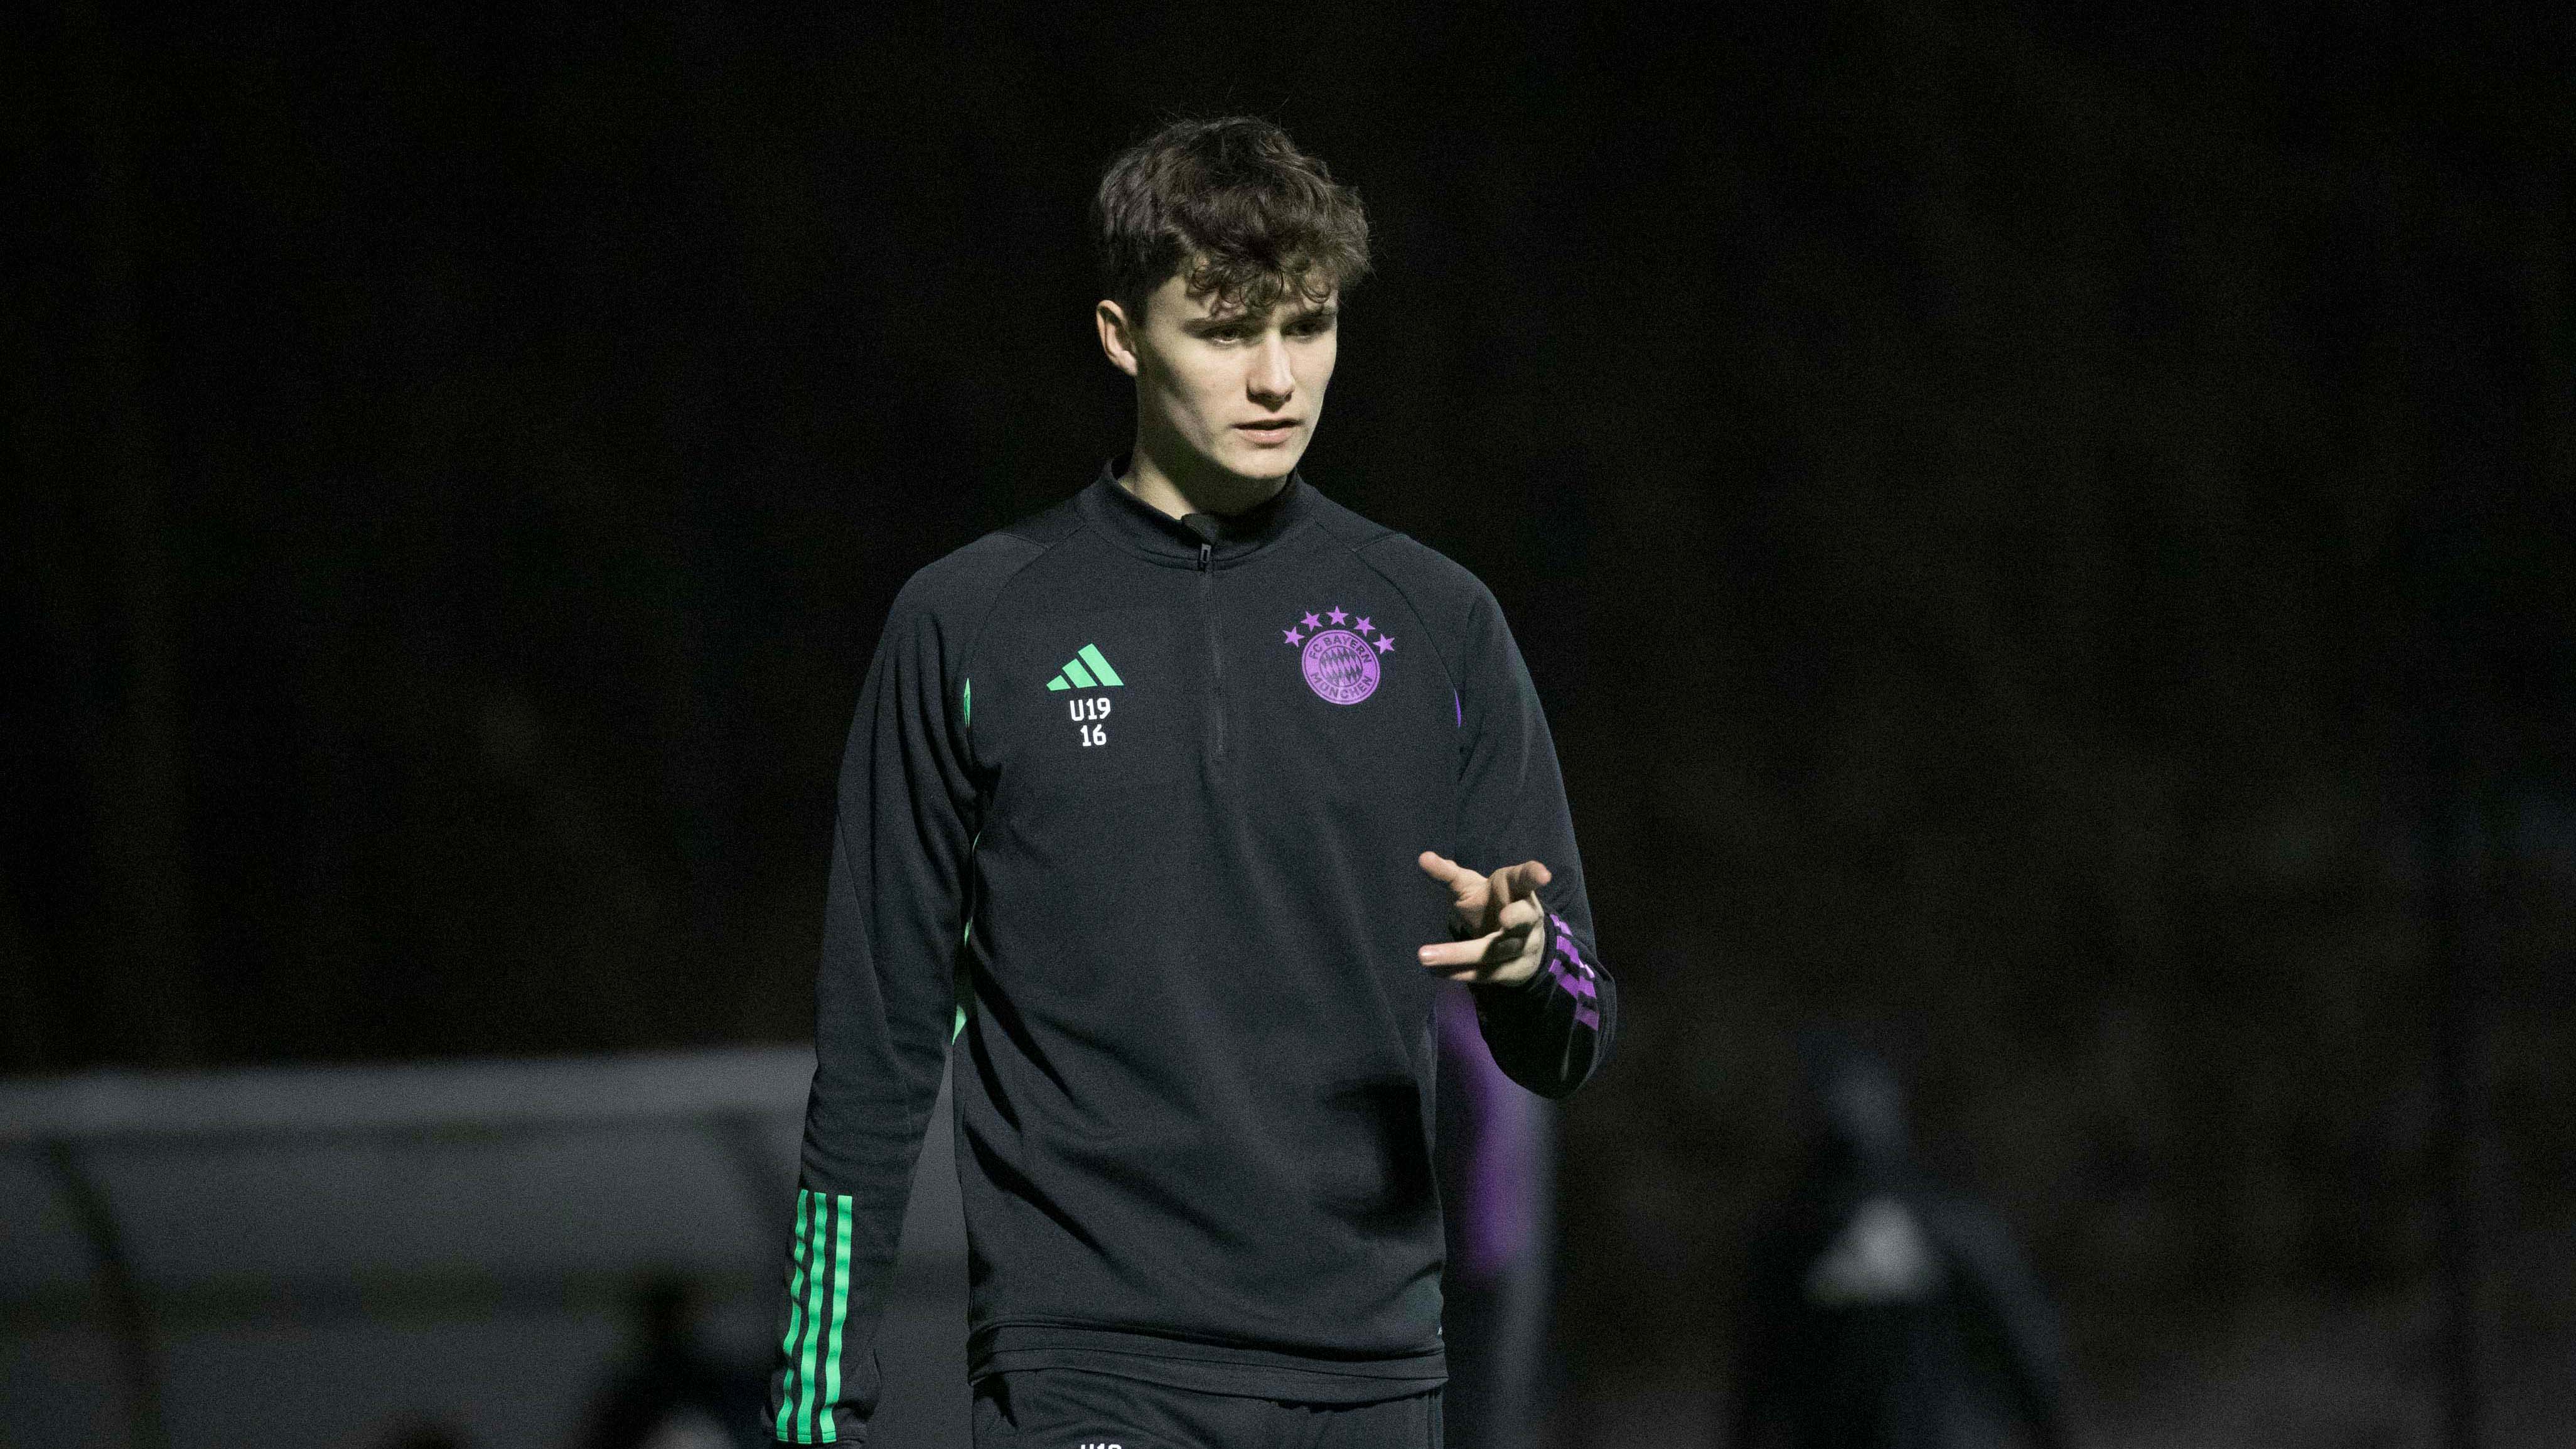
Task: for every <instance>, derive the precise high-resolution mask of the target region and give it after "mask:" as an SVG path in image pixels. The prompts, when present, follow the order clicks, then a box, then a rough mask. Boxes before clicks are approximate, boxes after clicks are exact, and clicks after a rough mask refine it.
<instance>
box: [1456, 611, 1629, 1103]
mask: <svg viewBox="0 0 2576 1449" xmlns="http://www.w3.org/2000/svg"><path fill="white" fill-rule="evenodd" d="M1459 675H1460V679H1459V691H1458V729H1459V731H1460V734H1461V739H1460V742H1459V748H1460V750H1461V751H1462V755H1463V758H1462V761H1461V769H1460V773H1459V802H1458V806H1459V839H1458V843H1459V848H1460V850H1461V851H1462V852H1463V853H1462V854H1461V855H1460V857H1459V859H1460V861H1461V863H1462V864H1465V865H1467V866H1468V867H1469V868H1471V869H1474V870H1482V871H1492V870H1497V869H1500V868H1501V867H1503V866H1506V865H1514V864H1518V863H1519V862H1521V861H1524V860H1536V861H1539V862H1541V863H1543V864H1545V865H1546V866H1547V868H1548V872H1549V876H1550V880H1549V883H1548V884H1547V886H1545V887H1544V888H1542V889H1541V890H1540V891H1539V896H1538V899H1539V904H1540V905H1541V906H1543V907H1545V908H1546V911H1547V919H1546V922H1545V927H1546V931H1547V939H1546V942H1545V945H1544V948H1543V955H1542V956H1541V958H1540V964H1539V970H1538V974H1537V975H1535V976H1533V977H1531V978H1530V979H1529V980H1527V981H1525V982H1519V983H1514V984H1512V985H1508V986H1479V987H1475V988H1473V993H1474V996H1475V1001H1476V1020H1477V1023H1478V1025H1479V1026H1480V1027H1481V1028H1482V1029H1483V1032H1484V1036H1485V1045H1486V1047H1487V1048H1488V1049H1489V1050H1491V1051H1492V1052H1493V1054H1494V1062H1495V1065H1497V1066H1499V1067H1501V1068H1502V1069H1503V1071H1504V1073H1505V1074H1506V1075H1508V1076H1509V1077H1510V1078H1511V1079H1512V1080H1513V1081H1516V1082H1518V1083H1520V1084H1521V1085H1522V1086H1524V1087H1527V1088H1529V1089H1530V1090H1531V1091H1533V1092H1536V1093H1538V1094H1539V1095H1540V1096H1543V1097H1562V1096H1565V1095H1566V1094H1567V1093H1569V1092H1572V1091H1573V1090H1574V1089H1575V1088H1577V1087H1579V1086H1581V1085H1583V1082H1584V1079H1585V1078H1587V1077H1589V1076H1591V1074H1592V1072H1593V1071H1594V1070H1595V1069H1596V1068H1598V1067H1599V1066H1600V1065H1601V1063H1602V1062H1604V1061H1606V1060H1607V1059H1608V1058H1609V1055H1610V1039H1611V1035H1612V1033H1613V1031H1614V1029H1615V1027H1616V1024H1617V1019H1618V992H1617V988H1616V987H1615V985H1614V984H1613V983H1612V981H1611V979H1610V973H1609V972H1607V971H1605V970H1603V969H1602V968H1601V965H1600V959H1599V952H1598V950H1597V949H1596V947H1595V946H1594V944H1593V934H1592V906H1591V903H1590V901H1589V900H1587V899H1586V897H1585V895H1584V890H1583V859H1582V856H1581V854H1580V853H1579V852H1578V851H1577V850H1576V849H1575V844H1574V820H1573V817H1572V815H1571V814H1570V813H1569V812H1568V811H1567V808H1566V803H1565V781H1564V778H1563V776H1562V775H1561V774H1560V773H1559V771H1558V769H1557V763H1556V745H1555V742H1554V740H1553V739H1552V738H1551V737H1550V736H1549V734H1548V728H1547V716H1546V714H1545V713H1543V712H1542V711H1541V710H1540V708H1539V701H1538V690H1537V688H1536V687H1535V686H1534V685H1532V684H1531V682H1530V675H1529V666H1528V665H1527V664H1526V663H1524V662H1523V661H1522V659H1521V652H1520V647H1519V646H1518V645H1517V644H1515V643H1514V642H1513V640H1512V635H1511V630H1510V629H1509V628H1508V627H1506V626H1505V624H1504V623H1503V616H1502V610H1501V609H1500V607H1498V606H1497V605H1496V604H1495V603H1494V601H1493V596H1492V595H1491V594H1488V593H1486V592H1484V590H1483V589H1482V588H1481V587H1479V588H1478V589H1477V591H1476V597H1475V601H1474V612H1473V613H1472V614H1471V615H1470V617H1469V620H1468V626H1467V631H1466V642H1465V648H1464V650H1463V651H1462V656H1461V659H1460V669H1459Z"/></svg>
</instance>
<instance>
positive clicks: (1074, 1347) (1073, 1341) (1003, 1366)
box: [966, 1323, 1449, 1404]
mask: <svg viewBox="0 0 2576 1449" xmlns="http://www.w3.org/2000/svg"><path fill="white" fill-rule="evenodd" d="M1046 1368H1063V1369H1079V1370H1083V1371H1086V1372H1091V1373H1102V1374H1109V1375H1112V1376H1114V1377H1119V1378H1128V1379H1135V1380H1139V1381H1142V1382H1145V1383H1157V1384H1163V1385H1166V1386H1168V1387H1173V1388H1182V1389H1189V1390H1192V1391H1194V1392H1198V1393H1211V1394H1223V1395H1227V1396H1229V1397H1235V1398H1256V1399H1276V1400H1283V1401H1287V1402H1297V1403H1342V1404H1363V1403H1375V1402H1380V1401H1382V1400H1385V1399H1397V1398H1403V1397H1405V1396H1406V1395H1408V1394H1416V1393H1423V1392H1427V1391H1428V1390H1431V1389H1436V1388H1439V1387H1440V1386H1441V1385H1443V1384H1445V1383H1447V1382H1448V1379H1449V1360H1448V1352H1447V1350H1446V1349H1445V1348H1444V1347H1437V1346H1435V1347H1432V1348H1429V1349H1425V1350H1421V1351H1418V1352H1415V1353H1409V1354H1397V1355H1391V1356H1388V1357H1384V1358H1349V1359H1341V1358H1316V1357H1311V1356H1308V1355H1304V1354H1294V1353H1286V1352H1281V1351H1279V1350H1275V1349H1254V1348H1237V1347H1233V1346H1231V1345H1226V1344H1214V1343H1202V1342H1198V1341H1195V1340H1190V1339H1176V1338H1166V1337H1163V1336H1161V1335H1158V1334H1151V1333H1139V1332H1136V1331H1134V1330H1129V1329H1116V1328H1105V1327H1094V1326H1090V1325H1078V1324H1064V1323H997V1324H988V1325H986V1326H984V1327H983V1328H980V1329H978V1330H976V1332H975V1334H974V1335H973V1337H972V1338H971V1340H970V1341H969V1345H968V1350H967V1372H966V1376H967V1378H968V1380H969V1381H970V1382H971V1381H974V1380H978V1379H982V1378H986V1377H988V1376H990V1375H993V1374H1000V1373H1012V1372H1019V1371H1025V1370H1029V1369H1046Z"/></svg>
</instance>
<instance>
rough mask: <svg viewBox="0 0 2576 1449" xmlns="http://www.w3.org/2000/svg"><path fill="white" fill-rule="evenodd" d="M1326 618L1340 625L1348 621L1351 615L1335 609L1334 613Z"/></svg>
mask: <svg viewBox="0 0 2576 1449" xmlns="http://www.w3.org/2000/svg"><path fill="white" fill-rule="evenodd" d="M1324 617H1326V618H1328V619H1330V620H1332V621H1333V622H1334V623H1336V624H1339V623H1342V622H1344V621H1346V620H1348V619H1349V618H1350V617H1351V616H1350V615H1348V614H1345V613H1343V612H1342V611H1341V610H1339V609H1335V610H1334V611H1333V612H1331V613H1330V614H1327V615H1325V616H1324Z"/></svg>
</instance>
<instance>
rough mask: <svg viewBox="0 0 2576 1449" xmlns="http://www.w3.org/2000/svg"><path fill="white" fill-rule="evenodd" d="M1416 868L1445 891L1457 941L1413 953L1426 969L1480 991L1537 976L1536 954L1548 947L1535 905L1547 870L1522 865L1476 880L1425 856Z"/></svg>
mask: <svg viewBox="0 0 2576 1449" xmlns="http://www.w3.org/2000/svg"><path fill="white" fill-rule="evenodd" d="M1419 862H1420V864H1421V866H1422V870H1423V873H1424V874H1426V875H1428V876H1430V877H1431V878H1432V879H1433V880H1436V881H1438V882H1440V883H1441V884H1442V885H1445V886H1447V887H1448V888H1449V896H1450V901H1449V922H1450V930H1451V931H1452V932H1454V933H1455V934H1456V935H1457V936H1458V937H1460V939H1458V940H1455V941H1441V942H1436V943H1434V944H1432V945H1428V946H1425V947H1423V948H1422V949H1421V950H1420V951H1419V952H1417V953H1415V954H1417V955H1419V956H1420V957H1421V958H1422V964H1423V966H1424V968H1425V969H1427V970H1430V971H1432V972H1434V973H1436V974H1438V975H1441V976H1445V977H1447V978H1448V979H1450V980H1452V981H1467V982H1472V983H1475V984H1477V985H1483V986H1499V985H1508V984H1510V983H1512V982H1516V981H1527V980H1528V979H1530V977H1532V976H1534V975H1537V974H1538V964H1539V953H1540V952H1541V951H1542V950H1544V949H1546V945H1547V932H1545V931H1543V930H1541V929H1539V925H1540V922H1542V921H1544V920H1545V919H1546V913H1545V912H1543V911H1541V910H1540V909H1539V904H1538V888H1539V887H1540V886H1543V885H1545V884H1547V883H1548V880H1549V878H1550V877H1549V875H1548V869H1547V867H1546V866H1544V865H1541V864H1539V863H1538V862H1537V861H1535V860H1525V861H1522V862H1521V863H1520V864H1518V865H1507V866H1504V867H1503V868H1502V869H1501V870H1498V871H1495V872H1494V873H1493V874H1492V875H1478V874H1477V873H1476V872H1474V871H1472V870H1469V869H1467V868H1466V867H1465V866H1463V865H1460V864H1459V863H1458V862H1456V861H1454V860H1451V859H1450V858H1448V857H1447V856H1445V855H1441V854H1438V853H1437V852H1434V851H1428V850H1426V851H1424V852H1422V854H1421V856H1420V857H1419Z"/></svg>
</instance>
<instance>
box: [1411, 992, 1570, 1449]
mask: <svg viewBox="0 0 2576 1449" xmlns="http://www.w3.org/2000/svg"><path fill="white" fill-rule="evenodd" d="M1438 1022H1439V1036H1440V1078H1439V1080H1440V1094H1439V1123H1438V1126H1439V1139H1438V1141H1437V1143H1436V1144H1435V1148H1434V1154H1433V1155H1434V1160H1435V1162H1436V1164H1437V1168H1438V1171H1439V1174H1440V1206H1441V1213H1442V1216H1443V1217H1444V1218H1445V1219H1446V1220H1447V1228H1448V1234H1449V1266H1448V1270H1447V1272H1446V1273H1445V1274H1444V1275H1443V1276H1442V1279H1441V1293H1442V1297H1443V1306H1442V1310H1441V1339H1442V1341H1443V1342H1444V1343H1446V1344H1447V1345H1448V1348H1449V1387H1448V1389H1447V1390H1446V1392H1445V1394H1444V1396H1443V1400H1442V1406H1441V1423H1442V1425H1443V1429H1444V1433H1445V1434H1446V1437H1447V1439H1448V1442H1449V1443H1450V1444H1451V1445H1452V1446H1455V1449H1469V1446H1473V1449H1532V1446H1535V1445H1536V1444H1537V1443H1538V1442H1539V1426H1540V1425H1541V1424H1542V1423H1544V1422H1545V1421H1546V1419H1547V1416H1548V1410H1549V1408H1550V1406H1551V1405H1552V1404H1553V1403H1554V1401H1555V1398H1556V1389H1557V1360H1556V1357H1555V1355H1553V1354H1551V1353H1550V1352H1549V1351H1548V1330H1549V1326H1550V1321H1551V1318H1552V1317H1553V1315H1552V1314H1551V1313H1550V1311H1549V1310H1550V1306H1551V1304H1552V1302H1553V1300H1554V1288H1555V1283H1554V1279H1555V1275H1556V1254H1555V1243H1556V1115H1555V1108H1554V1107H1553V1106H1552V1105H1551V1104H1549V1103H1548V1102H1547V1101H1546V1100H1544V1099H1543V1098H1540V1097H1537V1096H1534V1095H1532V1094H1531V1093H1530V1092H1528V1091H1526V1090H1524V1089H1523V1088H1521V1087H1520V1086H1519V1085H1518V1084H1516V1083H1514V1082H1513V1081H1512V1080H1511V1079H1510V1078H1509V1077H1506V1076H1504V1075H1503V1073H1502V1069H1501V1068H1499V1067H1497V1066H1495V1065H1494V1059H1493V1057H1492V1055H1491V1054H1490V1053H1488V1052H1487V1051H1486V1050H1485V1043H1484V1039H1483V1038H1482V1037H1480V1036H1479V1035H1478V1034H1477V1031H1476V1008H1475V1006H1474V1004H1473V1003H1472V1002H1470V1001H1469V1000H1468V999H1467V996H1466V993H1465V991H1464V989H1463V988H1462V989H1460V990H1457V991H1453V992H1447V993H1444V994H1443V995H1442V996H1441V998H1440V1010H1439V1017H1438Z"/></svg>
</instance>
